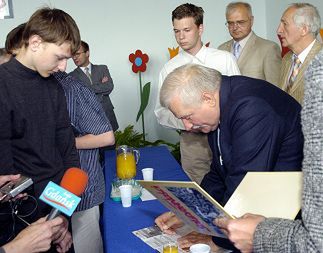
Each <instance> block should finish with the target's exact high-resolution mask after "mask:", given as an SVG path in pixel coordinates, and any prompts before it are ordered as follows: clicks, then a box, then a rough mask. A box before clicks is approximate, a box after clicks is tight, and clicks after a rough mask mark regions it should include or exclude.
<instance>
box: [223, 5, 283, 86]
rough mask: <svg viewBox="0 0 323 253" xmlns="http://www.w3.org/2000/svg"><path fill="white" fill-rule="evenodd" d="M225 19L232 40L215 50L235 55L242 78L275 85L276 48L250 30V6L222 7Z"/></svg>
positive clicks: (278, 53)
mask: <svg viewBox="0 0 323 253" xmlns="http://www.w3.org/2000/svg"><path fill="white" fill-rule="evenodd" d="M226 19H227V22H226V26H227V27H228V30H229V33H230V35H231V37H232V39H231V40H229V41H227V42H225V43H223V44H222V45H220V46H219V49H221V50H226V51H229V52H232V53H233V54H234V55H235V57H236V58H237V63H238V66H239V69H240V72H241V74H242V75H244V76H249V77H253V78H258V79H263V80H266V81H267V82H270V83H272V84H275V85H278V82H279V74H280V67H281V56H280V49H279V46H278V45H277V44H276V43H274V42H272V41H269V40H265V39H263V38H260V37H259V36H257V35H256V34H255V33H254V32H253V31H252V25H253V19H254V18H253V15H252V9H251V6H250V4H248V3H244V2H234V3H230V4H229V5H228V6H227V8H226Z"/></svg>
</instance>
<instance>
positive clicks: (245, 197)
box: [138, 172, 302, 238]
mask: <svg viewBox="0 0 323 253" xmlns="http://www.w3.org/2000/svg"><path fill="white" fill-rule="evenodd" d="M138 183H139V184H141V185H142V186H143V187H144V188H146V189H147V190H148V191H149V192H150V193H152V194H153V195H154V196H155V197H156V198H157V199H158V200H159V201H160V202H161V203H162V204H163V205H164V206H166V207H167V208H168V209H169V210H171V211H172V212H174V213H175V214H176V216H177V217H179V218H180V219H181V220H182V221H183V222H184V223H185V224H187V225H189V226H190V227H191V228H192V229H193V230H195V231H197V232H199V233H203V234H208V235H212V236H217V237H224V238H225V237H226V236H225V235H224V234H223V233H222V231H221V230H220V229H219V228H218V227H217V226H215V225H214V224H213V220H214V219H215V218H218V217H227V218H231V219H235V217H240V216H242V215H243V214H245V213H255V214H260V215H264V216H265V217H279V218H286V219H294V218H295V217H296V215H297V213H298V212H299V210H300V207H301V191H302V173H301V172H248V173H247V175H246V176H245V177H244V179H243V180H242V181H241V183H240V184H239V186H238V187H237V189H236V190H235V192H234V193H233V194H232V196H231V197H230V199H229V200H228V202H227V204H226V205H225V206H224V207H223V206H221V205H220V204H219V203H218V202H217V201H216V200H214V199H213V198H212V197H211V196H210V195H209V194H208V193H207V192H206V191H204V190H203V189H202V188H201V187H200V186H199V185H198V184H197V183H195V182H182V181H143V180H138Z"/></svg>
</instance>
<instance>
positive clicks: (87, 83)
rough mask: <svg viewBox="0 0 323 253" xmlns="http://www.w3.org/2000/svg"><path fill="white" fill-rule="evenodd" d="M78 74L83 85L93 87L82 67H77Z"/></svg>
mask: <svg viewBox="0 0 323 253" xmlns="http://www.w3.org/2000/svg"><path fill="white" fill-rule="evenodd" d="M76 72H77V74H78V76H79V79H80V80H81V81H82V83H83V84H85V85H86V86H88V87H91V81H90V79H89V78H88V77H87V76H86V74H85V73H84V72H83V70H82V69H81V68H80V67H77V69H76Z"/></svg>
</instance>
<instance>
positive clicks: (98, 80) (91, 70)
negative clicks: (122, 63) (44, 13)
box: [70, 41, 119, 131]
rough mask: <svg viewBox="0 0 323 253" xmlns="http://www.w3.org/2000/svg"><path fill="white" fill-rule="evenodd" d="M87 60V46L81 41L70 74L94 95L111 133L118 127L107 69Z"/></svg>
mask: <svg viewBox="0 0 323 253" xmlns="http://www.w3.org/2000/svg"><path fill="white" fill-rule="evenodd" d="M89 58H90V48H89V45H88V44H87V43H86V42H84V41H81V46H80V48H79V49H78V51H77V52H76V54H74V56H73V61H74V63H75V65H76V66H77V68H76V69H75V70H74V71H72V72H71V73H70V74H71V75H72V76H74V77H75V78H77V79H79V80H80V81H82V83H84V84H85V85H86V86H88V87H89V88H90V89H91V90H92V91H93V92H94V93H95V94H96V96H97V98H98V99H99V101H100V103H101V104H102V107H103V110H104V112H105V114H106V115H107V117H108V119H109V121H110V123H111V126H112V129H113V131H116V130H117V129H118V128H119V125H118V122H117V119H116V116H115V114H114V110H113V109H114V106H113V104H112V102H111V99H110V97H109V95H110V93H111V92H112V90H113V87H114V85H113V80H112V78H111V75H110V72H109V69H108V67H107V66H106V65H94V64H92V63H91V62H90V59H89Z"/></svg>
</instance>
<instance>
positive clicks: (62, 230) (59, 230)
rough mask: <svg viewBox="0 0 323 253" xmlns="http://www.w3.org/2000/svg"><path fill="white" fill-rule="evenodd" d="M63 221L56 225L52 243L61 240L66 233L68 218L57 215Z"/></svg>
mask: <svg viewBox="0 0 323 253" xmlns="http://www.w3.org/2000/svg"><path fill="white" fill-rule="evenodd" d="M59 217H60V218H61V219H62V220H63V222H62V223H61V224H60V226H57V227H56V228H55V230H54V235H53V243H54V244H58V243H59V242H60V241H62V240H63V239H64V238H65V236H66V234H67V233H68V220H67V219H66V218H65V217H64V216H63V215H60V216H59Z"/></svg>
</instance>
